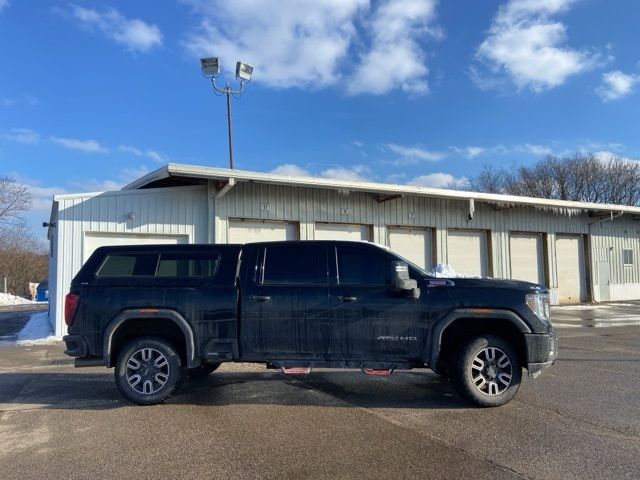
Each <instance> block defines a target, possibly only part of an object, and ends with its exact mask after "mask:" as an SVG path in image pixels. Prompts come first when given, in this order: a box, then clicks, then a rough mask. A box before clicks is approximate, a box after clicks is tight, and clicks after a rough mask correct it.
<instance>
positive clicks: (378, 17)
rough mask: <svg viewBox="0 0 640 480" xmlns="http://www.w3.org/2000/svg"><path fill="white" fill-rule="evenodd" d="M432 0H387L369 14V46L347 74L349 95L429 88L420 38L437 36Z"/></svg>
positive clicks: (421, 90) (419, 92) (414, 91)
mask: <svg viewBox="0 0 640 480" xmlns="http://www.w3.org/2000/svg"><path fill="white" fill-rule="evenodd" d="M435 7H436V1H435V0H388V1H386V2H384V3H381V4H380V6H378V7H377V9H376V11H375V12H374V13H373V17H372V18H371V20H370V22H369V25H368V28H367V30H369V31H371V40H370V42H371V49H370V50H369V51H367V52H366V53H364V54H362V55H360V59H359V64H358V66H357V67H356V70H355V72H354V74H353V75H352V76H351V79H350V80H349V83H348V84H347V85H348V92H349V93H351V94H358V93H371V94H378V95H379V94H383V93H387V92H389V91H390V90H392V89H396V88H401V89H402V90H404V91H406V92H409V93H414V94H423V93H426V92H427V91H428V90H429V87H428V84H427V78H426V77H427V74H428V73H429V70H428V68H427V65H426V61H425V53H424V51H423V50H422V47H421V45H420V40H424V39H425V38H428V37H430V36H431V37H436V38H441V37H442V36H443V33H442V31H441V30H440V29H439V28H438V27H437V26H434V25H433V23H434V21H435V10H436V9H435Z"/></svg>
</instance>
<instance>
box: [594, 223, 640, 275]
mask: <svg viewBox="0 0 640 480" xmlns="http://www.w3.org/2000/svg"><path fill="white" fill-rule="evenodd" d="M591 243H592V250H593V259H594V261H601V262H607V261H608V262H609V273H610V278H611V284H612V285H617V284H625V283H626V284H640V264H639V263H638V260H639V259H638V254H640V221H638V220H633V219H632V218H631V217H630V216H629V215H625V216H624V217H622V218H615V219H614V220H613V221H605V222H600V223H598V224H595V225H593V226H592V229H591ZM625 249H628V250H633V252H634V253H633V256H634V259H633V260H634V262H633V264H632V265H627V266H625V265H624V258H623V250H625ZM594 278H595V277H594Z"/></svg>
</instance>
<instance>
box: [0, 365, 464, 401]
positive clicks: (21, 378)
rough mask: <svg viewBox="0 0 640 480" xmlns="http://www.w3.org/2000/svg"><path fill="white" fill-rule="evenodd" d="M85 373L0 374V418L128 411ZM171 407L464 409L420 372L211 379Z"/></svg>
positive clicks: (442, 382)
mask: <svg viewBox="0 0 640 480" xmlns="http://www.w3.org/2000/svg"><path fill="white" fill-rule="evenodd" d="M88 370H89V369H87V370H85V371H82V372H79V371H73V372H68V373H67V372H65V373H44V372H9V373H0V411H2V410H4V411H7V410H11V411H16V410H22V409H33V408H46V409H97V410H101V409H114V408H122V407H130V406H131V405H132V404H131V403H129V402H128V401H127V400H126V399H124V398H123V397H122V396H121V395H120V392H119V391H118V389H117V387H116V385H115V382H114V380H113V373H112V371H109V372H105V371H104V370H102V371H100V373H94V372H89V371H88ZM91 370H93V369H91ZM171 405H198V406H225V405H278V406H318V407H329V408H331V407H334V408H355V407H361V408H401V409H405V408H406V409H412V408H416V409H458V408H469V405H467V404H466V403H464V402H463V401H462V400H460V399H459V397H458V396H457V395H456V394H455V392H454V390H453V388H452V387H451V386H450V384H449V382H448V381H447V380H446V379H441V378H440V377H438V376H436V375H435V374H433V373H430V372H429V373H427V372H426V371H425V372H396V373H394V374H393V375H391V376H389V377H370V376H366V375H363V374H362V373H360V372H358V371H331V372H327V371H324V372H323V371H317V372H312V373H311V374H309V375H305V376H291V375H284V374H282V373H280V372H274V371H262V372H235V371H233V372H230V371H223V372H215V373H213V374H211V375H210V376H208V377H205V378H200V379H189V380H188V381H186V382H185V384H184V385H183V386H182V387H181V388H180V389H179V390H178V391H177V392H176V393H175V394H174V396H173V397H172V398H171V399H170V400H169V401H168V402H167V406H171ZM160 408H162V407H160Z"/></svg>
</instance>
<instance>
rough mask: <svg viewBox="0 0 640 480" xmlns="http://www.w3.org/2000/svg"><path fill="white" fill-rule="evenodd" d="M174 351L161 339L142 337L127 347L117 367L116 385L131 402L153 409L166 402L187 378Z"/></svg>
mask: <svg viewBox="0 0 640 480" xmlns="http://www.w3.org/2000/svg"><path fill="white" fill-rule="evenodd" d="M184 370H185V369H184V368H183V366H182V360H181V359H180V355H179V354H178V352H177V351H176V349H175V347H174V346H173V345H172V344H171V343H169V342H168V341H166V340H164V339H162V338H155V337H141V338H136V339H134V340H132V341H130V342H129V343H127V344H126V345H125V346H124V348H123V349H122V350H121V351H120V353H119V355H118V358H117V360H116V365H115V372H114V373H115V378H116V385H117V386H118V388H119V389H120V392H121V393H122V394H123V395H124V396H125V397H126V398H127V399H128V400H130V401H131V402H133V403H136V404H138V405H154V404H157V403H162V402H164V401H165V400H167V399H168V398H169V397H170V396H171V395H172V394H173V393H174V391H175V390H176V388H177V387H178V385H179V384H180V382H181V380H182V378H183V377H184Z"/></svg>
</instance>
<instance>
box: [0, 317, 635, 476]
mask: <svg viewBox="0 0 640 480" xmlns="http://www.w3.org/2000/svg"><path fill="white" fill-rule="evenodd" d="M621 308H624V309H627V310H629V311H630V312H632V311H633V308H632V307H628V306H627V307H621ZM576 312H577V313H576ZM580 312H582V313H580ZM607 312H608V313H607V314H606V315H605V317H607V315H608V317H607V318H609V320H610V323H613V319H614V317H616V315H617V314H616V313H615V311H614V313H613V314H612V313H611V311H610V309H609V310H607ZM556 313H557V314H556V315H555V316H556V317H558V318H559V319H560V320H559V328H558V332H559V337H560V357H559V359H558V361H557V363H556V365H555V366H554V367H553V368H551V369H550V370H548V371H546V372H545V373H544V374H543V375H542V376H541V377H540V378H538V379H536V380H530V379H528V378H525V379H524V385H523V387H522V388H521V390H520V393H519V394H518V396H517V397H516V399H515V400H514V401H512V402H511V403H509V404H508V405H506V406H504V407H501V408H496V409H483V410H480V409H472V408H468V407H467V405H465V404H464V403H462V402H461V401H460V400H459V399H458V398H457V396H456V395H455V393H454V392H453V390H452V389H451V387H450V386H449V384H448V382H446V381H444V380H442V379H440V378H439V377H437V376H436V375H434V374H433V373H431V372H429V371H428V370H414V371H410V372H396V373H394V374H393V375H392V376H390V377H369V376H365V375H362V374H361V373H360V372H357V371H322V370H318V371H313V372H312V373H311V374H310V375H308V376H304V377H298V376H296V377H292V376H284V375H283V374H281V373H279V372H274V371H267V370H265V369H264V368H263V367H262V366H260V365H225V366H223V367H222V368H221V369H220V370H218V371H217V372H215V373H214V374H212V375H211V376H209V377H208V378H206V379H201V380H197V381H190V382H189V383H188V384H187V385H185V386H184V387H183V389H182V390H181V391H180V392H179V394H178V395H177V396H175V397H174V398H173V399H172V400H171V401H170V402H169V403H168V404H166V405H161V406H154V407H135V406H133V405H131V404H129V403H128V402H126V401H125V400H123V399H122V397H121V396H120V394H119V392H118V391H117V389H116V387H115V384H114V382H113V372H112V371H111V370H106V369H102V368H89V369H74V368H73V366H72V365H71V362H70V360H69V359H67V358H65V357H64V355H63V354H62V347H61V345H59V344H56V345H44V346H33V347H17V346H16V345H15V344H13V343H9V342H4V343H2V344H1V346H0V472H2V475H1V476H2V478H3V479H13V478H20V479H25V478H107V477H109V478H180V477H191V478H204V477H208V478H242V479H248V478H292V479H294V478H300V479H306V478H327V479H336V478H341V479H342V478H394V479H402V478H412V479H415V478H549V479H550V478H554V479H557V478H575V479H587V478H612V479H618V478H629V479H631V478H633V479H636V478H638V471H640V396H639V395H638V392H639V391H640V326H636V325H633V324H630V325H625V326H614V327H603V328H592V327H590V326H582V325H587V324H588V323H589V321H590V320H589V319H592V318H593V317H594V315H593V309H573V310H571V309H569V310H566V311H562V310H560V311H558V312H556ZM598 315H599V316H600V317H602V315H603V314H601V313H600V314H598ZM600 317H598V318H600ZM581 319H582V320H581ZM574 320H575V321H574Z"/></svg>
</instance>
